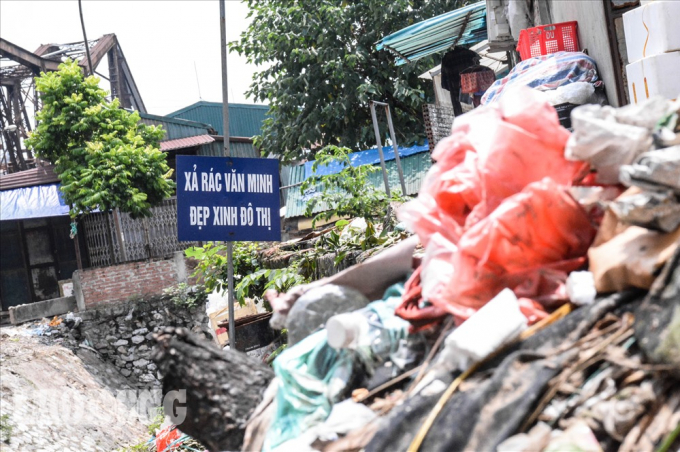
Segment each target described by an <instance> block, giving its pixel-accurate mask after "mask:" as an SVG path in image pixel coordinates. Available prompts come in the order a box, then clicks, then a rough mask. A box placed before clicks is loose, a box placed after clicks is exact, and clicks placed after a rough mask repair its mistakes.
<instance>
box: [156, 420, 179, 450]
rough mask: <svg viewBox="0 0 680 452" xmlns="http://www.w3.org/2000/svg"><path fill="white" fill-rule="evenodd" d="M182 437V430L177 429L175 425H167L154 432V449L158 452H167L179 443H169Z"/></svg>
mask: <svg viewBox="0 0 680 452" xmlns="http://www.w3.org/2000/svg"><path fill="white" fill-rule="evenodd" d="M181 437H182V432H180V431H179V429H178V428H177V426H176V425H168V426H167V427H165V428H164V429H162V430H160V431H159V432H158V433H157V434H156V450H157V451H158V452H169V451H171V450H175V449H176V448H177V447H178V446H179V444H175V445H174V446H172V447H168V446H170V444H172V443H173V442H175V441H177V440H178V439H180V438H181Z"/></svg>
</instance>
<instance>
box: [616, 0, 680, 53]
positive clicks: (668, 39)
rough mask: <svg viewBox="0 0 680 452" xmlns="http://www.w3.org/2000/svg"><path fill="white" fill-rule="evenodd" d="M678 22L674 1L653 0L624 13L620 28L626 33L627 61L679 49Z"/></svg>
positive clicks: (679, 8) (678, 6) (678, 3)
mask: <svg viewBox="0 0 680 452" xmlns="http://www.w3.org/2000/svg"><path fill="white" fill-rule="evenodd" d="M679 21H680V1H678V0H670V1H668V0H666V1H662V0H657V1H654V2H651V3H647V4H645V5H642V6H640V7H638V8H635V9H634V10H632V11H628V12H627V13H626V14H624V15H623V30H624V33H625V35H626V49H627V52H628V62H629V63H634V62H636V61H639V60H641V59H642V58H645V57H650V56H654V55H658V54H660V53H666V52H675V51H677V50H680V23H679ZM645 25H646V26H647V28H645ZM647 30H649V32H648V31H647ZM645 42H646V43H647V47H646V48H645Z"/></svg>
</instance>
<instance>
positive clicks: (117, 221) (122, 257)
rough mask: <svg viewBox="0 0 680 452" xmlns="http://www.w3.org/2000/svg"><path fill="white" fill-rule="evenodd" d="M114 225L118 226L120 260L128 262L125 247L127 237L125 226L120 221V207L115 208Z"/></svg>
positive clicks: (117, 236)
mask: <svg viewBox="0 0 680 452" xmlns="http://www.w3.org/2000/svg"><path fill="white" fill-rule="evenodd" d="M113 225H114V226H115V227H116V238H117V239H118V246H119V248H120V261H121V263H122V262H127V249H126V248H125V238H124V237H123V226H122V224H121V221H120V210H119V209H118V207H116V208H115V209H113Z"/></svg>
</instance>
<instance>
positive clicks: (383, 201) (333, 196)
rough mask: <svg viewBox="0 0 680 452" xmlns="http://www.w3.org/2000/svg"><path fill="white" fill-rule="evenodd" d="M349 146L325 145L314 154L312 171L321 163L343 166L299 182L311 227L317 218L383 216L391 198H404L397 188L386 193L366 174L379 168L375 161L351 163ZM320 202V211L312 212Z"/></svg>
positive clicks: (395, 199) (320, 165)
mask: <svg viewBox="0 0 680 452" xmlns="http://www.w3.org/2000/svg"><path fill="white" fill-rule="evenodd" d="M350 155H351V150H350V149H348V148H340V147H337V146H327V147H326V148H324V149H322V150H321V151H320V152H318V153H317V154H316V160H314V164H313V165H312V171H313V172H314V173H316V172H317V170H319V169H321V168H322V167H324V166H328V165H334V166H335V165H340V166H341V167H342V170H341V171H339V172H337V173H334V174H328V175H323V176H312V177H310V178H308V179H306V180H305V181H304V182H303V183H302V185H301V186H300V191H301V193H302V195H303V196H309V199H308V200H307V204H306V206H305V216H306V217H307V218H311V217H313V221H312V227H314V226H316V222H317V221H318V220H329V219H331V218H333V217H336V216H337V217H350V218H354V217H361V218H364V219H365V220H366V221H368V222H369V223H370V222H374V221H380V220H382V219H384V217H385V215H386V214H387V208H388V206H389V203H390V201H399V202H403V200H404V199H403V197H402V194H401V191H400V190H397V191H394V192H391V195H392V197H391V198H388V197H387V195H386V193H385V192H384V191H382V190H380V189H378V188H377V187H375V186H374V185H373V184H372V183H371V181H370V179H369V177H370V175H371V174H373V173H375V172H378V171H380V168H378V167H377V166H375V165H361V166H352V165H351V164H350ZM318 205H323V206H324V209H323V211H322V212H319V213H317V214H316V215H314V209H315V208H316V207H317V206H318Z"/></svg>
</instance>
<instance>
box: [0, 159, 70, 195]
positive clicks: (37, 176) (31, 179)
mask: <svg viewBox="0 0 680 452" xmlns="http://www.w3.org/2000/svg"><path fill="white" fill-rule="evenodd" d="M55 182H59V178H58V177H57V174H56V173H55V172H54V166H52V165H45V166H38V167H36V168H31V169H28V170H25V171H19V172H17V173H12V174H3V175H0V190H12V189H14V188H21V187H33V186H35V185H45V184H53V183H55Z"/></svg>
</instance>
